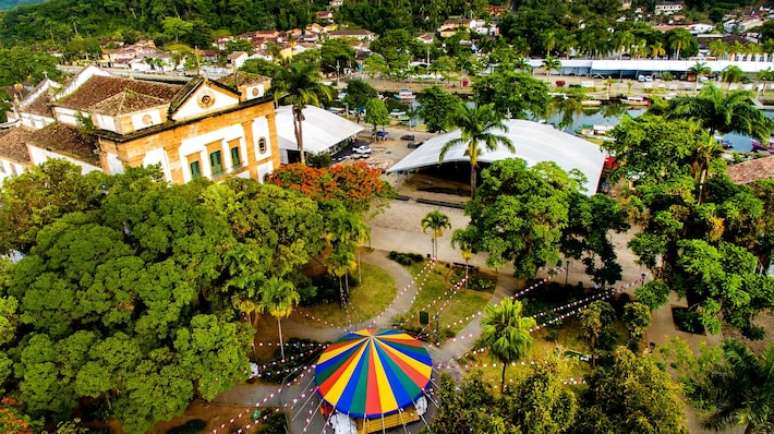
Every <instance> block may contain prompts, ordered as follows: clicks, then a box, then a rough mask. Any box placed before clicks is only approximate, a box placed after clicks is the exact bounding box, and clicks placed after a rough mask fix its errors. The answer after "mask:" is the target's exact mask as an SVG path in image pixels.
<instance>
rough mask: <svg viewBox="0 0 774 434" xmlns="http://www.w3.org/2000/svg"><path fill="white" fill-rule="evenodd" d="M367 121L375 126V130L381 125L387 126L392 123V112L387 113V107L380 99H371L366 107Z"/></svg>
mask: <svg viewBox="0 0 774 434" xmlns="http://www.w3.org/2000/svg"><path fill="white" fill-rule="evenodd" d="M365 110H366V111H365V118H364V119H363V120H365V121H366V122H367V123H369V124H371V125H373V130H374V131H376V128H377V127H378V126H379V125H387V123H389V122H390V112H388V111H387V106H386V105H385V104H384V101H382V100H381V99H379V98H371V99H369V100H368V102H367V103H366V106H365Z"/></svg>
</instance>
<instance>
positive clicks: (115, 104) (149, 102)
mask: <svg viewBox="0 0 774 434" xmlns="http://www.w3.org/2000/svg"><path fill="white" fill-rule="evenodd" d="M168 102H169V101H167V100H165V99H162V98H156V97H154V96H150V95H143V94H141V93H137V92H134V91H132V90H130V89H127V90H125V91H123V92H121V93H119V94H116V95H113V96H111V97H110V98H107V99H105V100H102V101H100V102H98V103H97V104H94V105H93V106H92V108H91V109H92V110H93V111H94V112H96V113H102V114H105V115H109V116H116V115H120V114H126V113H134V112H138V111H141V110H145V109H149V108H152V107H158V106H163V105H164V104H167V103H168Z"/></svg>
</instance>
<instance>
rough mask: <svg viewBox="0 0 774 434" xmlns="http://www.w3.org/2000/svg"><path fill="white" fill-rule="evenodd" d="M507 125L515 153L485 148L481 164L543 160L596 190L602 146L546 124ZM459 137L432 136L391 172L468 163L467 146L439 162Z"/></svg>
mask: <svg viewBox="0 0 774 434" xmlns="http://www.w3.org/2000/svg"><path fill="white" fill-rule="evenodd" d="M506 125H507V126H508V132H507V133H505V135H506V136H508V137H509V138H510V139H511V142H513V145H514V147H515V148H516V152H515V153H512V152H511V151H509V150H508V149H507V148H506V147H505V146H503V145H499V146H498V148H497V149H496V150H494V151H488V150H485V149H484V150H483V152H482V153H481V155H480V156H479V162H482V163H491V162H494V161H498V160H504V159H507V158H521V159H523V160H525V161H526V162H527V164H528V165H529V166H532V165H534V164H536V163H539V162H541V161H553V162H554V163H556V164H557V165H558V166H559V167H561V168H562V169H564V170H565V171H568V172H569V171H570V170H572V169H578V170H580V171H581V172H582V173H583V174H584V175H585V176H586V178H587V182H586V184H585V188H586V194H589V195H591V194H594V193H595V192H596V191H597V184H599V178H600V175H601V174H602V168H603V166H604V163H605V154H604V153H603V152H602V150H600V148H599V146H597V145H595V144H593V143H590V142H588V141H586V140H583V139H581V138H579V137H576V136H574V135H572V134H568V133H565V132H563V131H560V130H557V129H555V128H554V127H552V126H551V125H547V124H540V123H537V122H532V121H526V120H520V119H510V120H508V121H506ZM498 133H499V134H502V133H500V132H498ZM459 136H460V132H459V130H456V131H452V132H450V133H446V134H441V135H439V136H435V137H432V138H431V139H429V140H427V141H426V142H425V143H424V144H423V145H422V146H420V147H419V148H417V149H416V150H414V152H412V153H411V154H409V155H407V156H406V157H405V158H403V159H402V160H400V161H399V162H398V163H397V164H395V165H394V166H392V167H391V168H390V169H389V170H388V172H406V171H411V170H415V169H421V168H424V167H431V166H437V165H438V164H440V163H450V162H460V161H469V160H468V157H466V156H465V155H464V153H465V146H464V145H462V144H459V145H457V146H454V147H452V148H451V149H450V150H449V151H448V152H447V153H446V156H445V158H444V160H443V161H442V162H440V163H439V157H440V155H441V149H442V148H443V145H444V144H446V143H447V142H449V141H450V140H452V139H455V138H457V137H459Z"/></svg>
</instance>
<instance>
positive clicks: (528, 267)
mask: <svg viewBox="0 0 774 434" xmlns="http://www.w3.org/2000/svg"><path fill="white" fill-rule="evenodd" d="M575 189H577V184H576V182H575V181H574V180H572V179H571V178H570V177H569V176H568V175H567V173H565V172H564V171H563V170H562V169H560V168H559V167H558V166H556V165H555V164H553V163H548V162H543V163H538V164H536V165H535V166H533V167H531V168H529V167H527V164H526V163H525V162H524V161H523V160H516V159H511V160H502V161H498V162H495V163H492V164H491V165H490V166H489V168H487V169H486V170H484V171H483V172H482V183H481V187H479V189H478V191H477V192H476V195H475V196H474V197H473V199H472V200H471V201H470V202H468V205H467V206H466V207H465V213H466V215H468V216H470V217H471V221H470V224H469V225H468V226H467V228H465V229H464V230H465V232H466V236H469V237H470V239H471V240H473V247H474V249H475V250H476V251H480V252H486V253H488V258H487V263H488V264H489V266H491V267H500V266H502V265H503V264H504V263H505V262H508V261H511V262H512V263H513V266H514V272H515V275H516V276H519V277H523V278H532V277H534V276H535V274H536V273H537V270H538V268H540V267H542V266H544V265H546V264H555V263H556V262H557V261H558V260H559V242H560V239H561V236H562V231H563V230H564V228H565V227H566V226H567V224H568V223H567V219H568V212H569V209H568V208H569V204H570V197H569V196H570V194H571V192H572V191H574V190H575Z"/></svg>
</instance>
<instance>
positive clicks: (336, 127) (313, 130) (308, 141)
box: [276, 106, 364, 162]
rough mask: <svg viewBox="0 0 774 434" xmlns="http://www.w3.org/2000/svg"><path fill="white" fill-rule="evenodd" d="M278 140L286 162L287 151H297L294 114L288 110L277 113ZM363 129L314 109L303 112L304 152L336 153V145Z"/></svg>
mask: <svg viewBox="0 0 774 434" xmlns="http://www.w3.org/2000/svg"><path fill="white" fill-rule="evenodd" d="M276 123H277V136H278V137H279V147H280V150H282V160H283V162H287V151H296V150H298V143H297V142H296V134H295V130H294V129H293V110H292V107H291V106H282V107H279V108H278V109H277V117H276ZM363 129H364V128H363V127H361V126H360V125H358V124H356V123H354V122H351V121H349V120H347V119H344V118H343V117H341V116H338V115H336V114H334V113H331V112H329V111H327V110H324V109H321V108H319V107H315V106H307V107H306V108H305V109H304V123H303V125H302V132H303V135H304V151H305V152H309V153H312V154H319V153H321V152H330V151H331V150H335V149H334V148H335V146H336V145H338V144H339V143H341V142H343V141H345V140H347V139H349V138H351V137H354V136H355V135H356V134H357V133H359V132H360V131H363Z"/></svg>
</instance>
